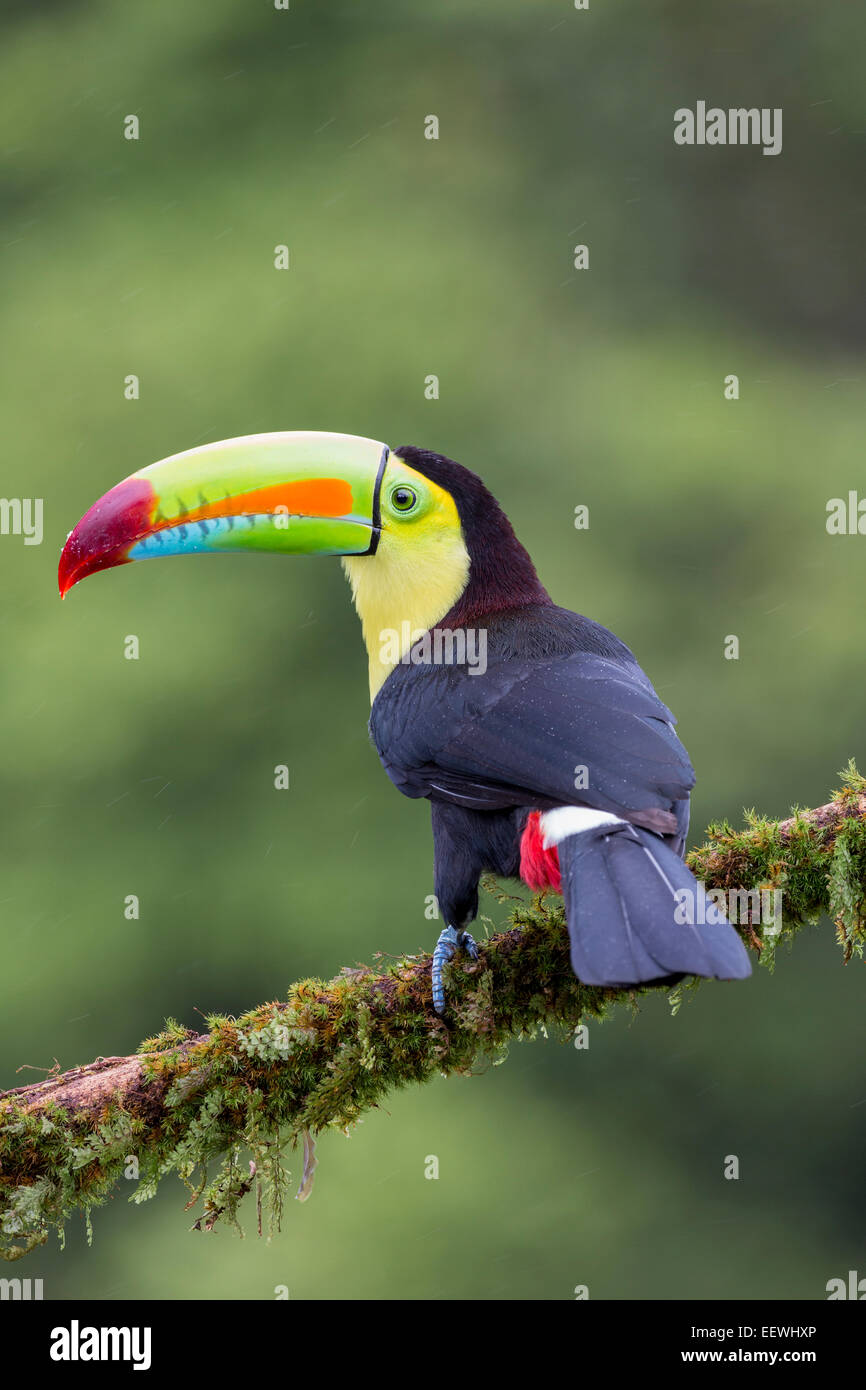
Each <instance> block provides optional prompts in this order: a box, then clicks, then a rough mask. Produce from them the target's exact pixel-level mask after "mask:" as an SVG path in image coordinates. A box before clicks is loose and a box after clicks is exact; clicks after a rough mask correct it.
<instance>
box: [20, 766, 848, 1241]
mask: <svg viewBox="0 0 866 1390" xmlns="http://www.w3.org/2000/svg"><path fill="white" fill-rule="evenodd" d="M843 777H844V781H843V784H842V786H841V787H840V789H839V790H838V791H837V792H836V793H835V795H834V796H833V798H832V800H831V801H829V802H828V803H827V804H826V805H825V806H819V807H818V808H817V809H815V810H810V811H795V812H794V814H793V815H792V816H791V817H790V818H789V819H788V820H784V821H769V820H765V819H762V818H760V817H758V816H755V815H754V814H749V815H747V817H746V825H745V828H744V829H741V830H734V829H732V828H731V826H729V825H728V824H727V823H724V824H719V825H712V826H710V827H709V829H708V831H707V841H706V843H705V844H704V845H702V846H701V847H700V848H698V849H695V850H693V851H692V852H691V854H690V855H689V863H690V865H691V867H692V869H693V870H694V872H695V874H696V875H697V876H698V878H699V879H701V880H702V881H703V882H704V884H705V885H706V888H707V890H708V891H710V890H722V891H724V892H726V893H730V891H731V890H735V891H736V890H741V893H742V895H743V897H745V893H744V892H743V890H750V891H754V890H760V889H768V890H778V889H781V891H782V894H783V899H782V900H783V904H784V908H783V916H782V922H781V926H779V924H778V922H775V923H772V924H771V925H770V926H768V925H767V924H766V922H764V923H763V924H762V923H761V922H760V921H759V920H756V919H757V917H758V916H759V915H760V914H759V913H756V912H755V910H754V909H755V899H754V898H753V899H752V900H751V901H750V902H744V903H743V904H742V906H743V907H744V908H745V911H744V912H743V913H742V914H740V919H739V922H738V925H739V930H740V932H741V934H742V935H743V938H744V940H745V941H746V942H747V944H748V945H750V946H751V947H752V948H753V949H754V950H755V951H756V953H757V954H758V955H759V956H760V958H761V961H762V963H765V964H770V965H772V961H773V958H774V955H775V951H776V949H777V946H778V943H779V941H781V940H784V939H788V940H791V939H793V937H794V936H795V935H796V934H797V932H798V931H799V930H800V929H801V928H802V927H803V925H804V924H805V923H807V922H812V921H814V920H815V919H816V918H817V917H818V916H819V914H820V913H822V912H829V913H830V915H831V916H832V917H833V918H834V920H835V922H836V931H837V937H838V940H839V943H840V945H841V947H842V951H843V957H844V959H845V960H846V961H847V960H849V959H850V958H851V956H852V955H853V954H855V953H856V954H858V955H860V956H862V954H863V945H864V941H866V779H864V778H862V777H861V776H860V775H859V773H858V772H857V769H856V768H855V767H854V765H853V763H852V764H850V765H849V767H848V768H847V769H846V772H845V773H844V774H843ZM511 901H513V900H511ZM430 965H431V958H430V956H428V955H419V956H407V957H404V958H403V959H400V960H396V961H394V962H392V963H391V964H390V965H388V966H387V967H386V968H385V969H384V970H380V971H379V972H378V973H377V972H375V971H373V970H371V969H368V968H366V967H359V968H357V969H346V970H343V971H342V972H341V974H340V975H338V976H337V978H336V979H334V980H331V981H329V982H327V983H325V982H322V981H320V980H302V981H300V982H299V983H297V984H295V985H293V986H292V988H291V990H290V991H289V996H288V998H287V999H286V1000H277V1001H275V1002H273V1003H270V1004H263V1005H262V1006H261V1007H259V1008H257V1009H253V1010H252V1011H251V1012H249V1013H247V1014H244V1015H243V1016H242V1017H240V1018H224V1017H212V1018H209V1019H208V1028H209V1031H208V1032H207V1033H203V1034H202V1033H195V1032H192V1031H190V1030H188V1029H186V1028H183V1027H181V1026H180V1025H179V1024H177V1023H175V1022H173V1021H171V1020H170V1021H169V1022H168V1024H167V1025H166V1028H165V1029H164V1031H163V1032H162V1033H160V1034H159V1035H158V1036H156V1037H153V1038H148V1039H146V1041H145V1042H143V1043H142V1045H141V1047H140V1048H139V1050H138V1052H137V1053H136V1054H135V1055H134V1056H131V1057H102V1058H99V1059H98V1060H97V1061H96V1062H92V1063H90V1064H89V1065H88V1066H83V1067H76V1068H74V1069H73V1070H72V1071H68V1072H65V1073H63V1074H62V1075H54V1074H52V1075H49V1076H48V1077H47V1078H46V1079H45V1080H42V1081H38V1082H35V1083H34V1084H32V1085H29V1086H23V1087H21V1088H19V1089H17V1090H13V1091H7V1092H4V1093H2V1094H0V1254H3V1255H4V1257H5V1258H7V1259H15V1258H17V1257H18V1256H20V1255H23V1254H25V1253H26V1252H27V1251H28V1250H31V1249H33V1247H34V1246H36V1245H38V1244H40V1243H41V1242H42V1241H44V1240H45V1239H46V1237H47V1235H48V1232H49V1230H50V1229H51V1228H55V1229H56V1230H58V1232H59V1233H60V1235H61V1238H62V1232H63V1226H64V1222H65V1220H66V1218H67V1217H68V1216H69V1215H70V1214H71V1213H72V1212H74V1211H76V1210H79V1211H82V1212H83V1213H84V1214H85V1217H86V1219H87V1221H88V1228H89V1219H90V1209H91V1208H92V1207H93V1206H95V1205H97V1204H98V1203H100V1202H101V1201H103V1200H105V1198H106V1197H107V1196H108V1194H109V1193H110V1192H111V1190H112V1189H113V1188H114V1187H115V1186H116V1185H117V1183H118V1182H119V1181H120V1180H121V1179H122V1178H124V1177H127V1178H135V1179H137V1186H136V1188H135V1190H134V1191H133V1193H132V1197H131V1200H132V1201H135V1202H141V1201H144V1200H146V1199H147V1198H149V1197H151V1196H153V1194H154V1193H155V1191H156V1189H157V1185H158V1183H159V1181H160V1179H161V1178H162V1177H164V1176H165V1175H166V1174H168V1173H170V1172H172V1171H174V1172H176V1173H177V1174H178V1175H179V1176H180V1177H181V1178H182V1179H183V1181H184V1182H185V1183H186V1184H187V1186H188V1187H189V1189H190V1192H191V1194H192V1195H191V1198H190V1202H189V1203H188V1206H193V1205H195V1203H196V1202H200V1203H201V1211H202V1215H201V1216H200V1217H199V1219H198V1220H197V1221H196V1223H195V1225H196V1227H197V1228H198V1229H205V1230H210V1229H211V1228H212V1227H213V1226H214V1224H215V1223H216V1222H217V1221H219V1220H227V1221H229V1222H230V1223H231V1224H233V1225H237V1208H238V1205H239V1203H240V1202H241V1200H242V1199H243V1197H244V1196H245V1195H246V1194H247V1193H248V1192H250V1191H251V1190H252V1189H253V1188H255V1189H256V1198H257V1201H256V1208H257V1212H258V1226H259V1230H260V1231H261V1229H262V1220H263V1217H262V1213H263V1208H265V1207H267V1210H268V1213H269V1221H270V1226H271V1228H274V1227H278V1226H279V1220H280V1215H281V1208H282V1201H283V1196H284V1193H285V1189H286V1181H287V1178H288V1174H287V1171H286V1169H285V1167H284V1156H285V1153H286V1151H287V1149H288V1148H289V1147H294V1146H297V1144H298V1143H299V1141H303V1151H304V1160H303V1178H302V1182H301V1189H300V1191H299V1192H298V1194H297V1195H298V1196H299V1197H300V1198H301V1199H303V1198H305V1197H306V1196H307V1195H308V1193H309V1190H310V1186H311V1184H312V1174H313V1169H314V1168H315V1164H316V1160H315V1149H314V1143H313V1136H315V1135H316V1134H319V1133H320V1132H321V1131H322V1130H325V1129H327V1128H328V1127H336V1128H340V1129H346V1128H348V1127H349V1126H351V1125H353V1124H354V1122H355V1121H356V1120H357V1119H358V1117H359V1116H360V1115H361V1114H362V1113H363V1111H365V1110H367V1109H370V1108H372V1107H375V1106H377V1105H378V1104H379V1102H380V1101H381V1100H382V1099H383V1098H384V1097H385V1096H386V1095H387V1094H388V1092H390V1091H392V1090H394V1089H396V1088H397V1087H400V1086H406V1085H410V1084H412V1083H415V1082H423V1081H426V1080H428V1079H429V1078H430V1077H431V1076H433V1075H434V1074H436V1073H445V1074H446V1075H447V1074H449V1073H452V1072H464V1073H465V1072H468V1071H470V1070H471V1069H472V1068H473V1067H474V1066H476V1065H477V1064H478V1063H479V1062H480V1061H482V1060H483V1059H485V1058H487V1059H493V1060H494V1061H499V1060H502V1059H503V1057H504V1054H505V1050H506V1048H507V1046H508V1044H509V1043H510V1042H511V1041H512V1040H513V1039H515V1038H518V1039H519V1038H526V1037H532V1036H533V1035H534V1034H536V1033H537V1032H538V1031H539V1030H542V1031H546V1030H547V1029H554V1030H556V1031H558V1032H560V1033H561V1034H562V1035H563V1036H565V1037H568V1036H570V1035H571V1034H572V1033H573V1031H574V1029H575V1028H576V1027H577V1026H578V1024H580V1023H582V1022H585V1021H586V1020H587V1019H599V1018H602V1017H604V1016H605V1015H606V1014H608V1013H609V1012H610V1010H611V1009H612V1008H613V1007H614V1006H615V1005H617V1004H620V1003H627V1004H629V1005H631V1006H632V1007H634V1006H635V1001H636V999H637V998H638V996H639V995H640V994H641V993H645V992H646V991H645V990H612V989H598V988H589V987H585V986H583V985H581V984H580V983H579V982H578V981H577V980H576V979H575V977H574V975H573V973H572V970H571V966H570V963H569V946H568V931H567V927H566V924H565V919H564V915H563V910H562V904H561V901H560V900H559V899H558V898H554V897H551V896H547V897H544V898H541V899H536V900H535V901H534V902H532V903H531V904H524V903H519V904H518V905H515V906H513V907H512V909H511V915H510V925H509V926H508V928H507V929H506V930H504V931H500V932H497V933H496V934H495V935H493V936H491V937H489V938H488V939H487V940H486V941H484V942H482V943H480V954H479V960H478V962H477V963H476V964H474V965H472V964H469V963H468V962H464V961H463V960H460V961H458V962H456V963H455V964H454V965H453V966H452V967H451V974H450V984H449V1011H448V1014H447V1016H446V1019H445V1020H443V1019H440V1018H439V1017H438V1016H437V1015H436V1014H435V1013H434V1012H433V1008H432V1000H431V993H430ZM676 993H677V994H679V991H677V992H676ZM677 1002H678V1001H677ZM244 1152H245V1153H246V1154H248V1155H249V1158H247V1160H246V1162H245V1163H242V1161H241V1155H242V1153H244ZM214 1160H219V1164H218V1167H217V1171H216V1175H215V1176H214V1177H212V1178H211V1179H210V1180H208V1166H209V1164H210V1163H211V1162H212V1161H214ZM196 1174H198V1182H197V1183H195V1184H194V1178H195V1175H196Z"/></svg>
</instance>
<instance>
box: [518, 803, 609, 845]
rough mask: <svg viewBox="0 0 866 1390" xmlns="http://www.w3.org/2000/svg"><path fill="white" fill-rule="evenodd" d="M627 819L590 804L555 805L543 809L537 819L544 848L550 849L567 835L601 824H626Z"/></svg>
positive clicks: (592, 828)
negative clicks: (595, 808) (597, 809)
mask: <svg viewBox="0 0 866 1390" xmlns="http://www.w3.org/2000/svg"><path fill="white" fill-rule="evenodd" d="M627 824H628V821H624V820H621V819H620V817H619V816H612V815H611V814H610V812H609V811H595V810H593V808H592V807H591V806H557V807H555V808H554V810H552V811H545V812H544V813H543V815H542V816H541V818H540V820H539V826H540V828H541V842H542V844H543V845H544V848H545V849H552V847H553V846H554V845H558V844H560V843H561V841H562V840H567V839H568V837H569V835H582V834H583V833H584V832H585V831H587V830H597V829H598V828H599V826H602V825H627Z"/></svg>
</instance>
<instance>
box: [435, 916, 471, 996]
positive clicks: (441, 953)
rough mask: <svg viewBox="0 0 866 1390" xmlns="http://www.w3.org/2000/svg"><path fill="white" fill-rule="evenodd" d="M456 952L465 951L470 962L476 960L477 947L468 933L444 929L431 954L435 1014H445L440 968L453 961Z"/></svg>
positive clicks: (453, 928) (451, 928)
mask: <svg viewBox="0 0 866 1390" xmlns="http://www.w3.org/2000/svg"><path fill="white" fill-rule="evenodd" d="M458 951H465V952H466V954H467V956H468V957H469V959H470V960H477V959H478V946H477V945H476V943H475V940H474V938H473V937H471V936H470V935H469V933H468V931H457V929H456V928H455V927H445V929H444V930H443V931H441V932H440V933H439V940H438V941H437V942H436V949H435V951H434V952H433V972H432V974H433V1008H434V1009H435V1010H436V1012H437V1014H444V1012H445V986H444V984H443V983H442V967H443V966H444V965H445V964H446V962H447V961H449V960H453V958H454V956H455V955H456V954H457V952H458Z"/></svg>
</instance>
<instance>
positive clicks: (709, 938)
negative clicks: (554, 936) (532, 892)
mask: <svg viewBox="0 0 866 1390" xmlns="http://www.w3.org/2000/svg"><path fill="white" fill-rule="evenodd" d="M610 819H611V820H612V819H613V818H610ZM557 848H558V851H559V862H560V867H561V870H562V892H563V897H564V898H565V906H566V916H567V918H568V929H569V935H570V937H571V963H572V966H573V968H574V973H575V974H576V975H577V977H578V979H579V980H582V981H583V983H584V984H589V985H609V986H613V985H619V986H622V985H631V984H643V983H646V982H647V981H650V980H658V979H662V978H664V977H666V976H669V975H703V976H706V977H707V978H709V979H717V980H741V979H745V977H746V976H747V975H750V974H751V973H752V970H751V965H750V963H749V957H748V955H747V953H746V950H745V947H744V946H743V943H742V942H741V940H740V938H739V936H738V935H737V933H736V931H735V930H734V928H733V927H732V926H731V924H730V922H728V921H727V919H726V918H725V917H724V916H723V915H722V913H721V912H720V911H719V910H718V909H715V908H712V907H711V908H710V910H709V911H708V912H707V913H706V916H708V917H710V916H712V917H715V918H716V920H714V921H708V922H706V923H698V922H696V921H695V916H696V915H697V914H695V913H690V912H689V910H688V904H689V903H690V902H691V903H692V904H696V903H697V901H698V883H697V880H696V879H695V877H694V875H693V874H692V873H691V871H690V870H689V869H688V868H687V867H686V865H685V864H684V863H683V861H682V859H680V858H679V856H678V855H677V854H675V853H674V851H673V850H672V849H671V848H670V847H669V846H668V845H667V844H665V842H664V841H663V840H662V839H660V838H659V837H658V836H657V835H654V834H653V833H652V832H651V831H647V830H641V829H639V828H638V827H636V826H633V825H630V824H627V823H626V822H624V821H616V822H615V823H613V824H611V823H610V822H607V823H603V824H600V825H598V826H593V827H591V828H588V829H585V830H582V831H580V832H578V833H575V834H568V835H566V836H565V837H563V838H562V839H561V840H559V842H558V845H557ZM683 890H685V892H684V891H683ZM684 919H685V920H684Z"/></svg>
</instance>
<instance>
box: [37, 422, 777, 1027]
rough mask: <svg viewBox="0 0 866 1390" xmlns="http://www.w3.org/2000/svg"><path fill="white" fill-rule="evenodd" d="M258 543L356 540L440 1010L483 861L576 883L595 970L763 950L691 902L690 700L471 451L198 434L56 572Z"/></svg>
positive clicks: (373, 683) (69, 574) (94, 515)
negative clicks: (666, 685) (419, 846)
mask: <svg viewBox="0 0 866 1390" xmlns="http://www.w3.org/2000/svg"><path fill="white" fill-rule="evenodd" d="M245 550H263V551H265V550H270V551H279V552H282V553H285V554H312V553H315V554H321V555H340V556H342V558H343V566H344V568H345V570H346V573H347V575H348V578H349V582H350V584H351V586H352V593H353V596H354V600H355V605H356V607H357V609H358V613H359V614H360V617H361V622H362V625H363V632H364V639H365V642H366V645H367V652H368V656H369V670H370V695H371V698H372V713H371V716H370V733H371V735H372V738H373V742H374V743H375V745H376V748H377V750H378V753H379V757H380V758H381V760H382V764H383V766H384V768H385V771H386V772H387V774H388V776H389V777H390V778H391V780H392V782H393V783H394V784H395V786H397V787H398V788H399V789H400V791H402V792H404V793H405V795H406V796H410V797H427V799H428V800H429V801H430V803H431V808H432V816H433V840H434V851H435V883H434V887H435V893H436V898H437V901H438V905H439V910H440V912H441V914H442V917H443V918H444V921H445V923H446V924H447V925H446V926H445V928H444V930H443V931H442V933H441V935H440V937H439V941H438V944H437V947H436V951H435V953H434V963H433V982H432V983H433V1002H434V1005H435V1007H436V1009H437V1011H438V1012H440V1013H441V1012H442V1010H443V1009H444V1003H445V996H444V992H443V983H442V967H443V964H444V962H445V961H446V960H448V959H450V958H451V957H452V956H453V955H454V954H455V951H457V950H460V949H463V950H466V951H467V952H468V953H469V954H470V955H472V956H473V957H474V956H475V955H477V948H476V946H475V943H474V941H473V940H472V937H471V936H470V935H469V934H468V932H467V931H466V930H465V928H466V926H467V924H468V923H469V922H470V921H471V920H472V919H473V918H474V916H475V915H476V912H477V909H478V882H479V878H480V876H481V874H482V873H483V872H484V871H485V870H489V871H492V872H493V873H494V874H499V875H501V876H504V877H507V878H516V877H520V878H522V879H523V881H524V882H525V883H526V884H528V885H529V887H530V888H532V889H535V890H539V889H542V888H545V887H552V888H554V889H557V890H559V891H561V892H562V894H563V896H564V899H565V905H566V914H567V918H568V927H569V933H570V938H571V960H572V965H573V967H574V971H575V974H576V975H577V977H578V978H579V979H580V980H582V981H583V982H584V983H586V984H592V985H610V986H622V985H635V984H639V983H644V982H648V981H659V980H666V979H670V978H679V977H681V976H683V975H705V976H711V977H715V978H721V979H732V978H738V979H739V978H742V977H744V976H746V975H748V974H749V973H750V967H749V962H748V957H747V955H746V952H745V950H744V948H743V945H742V943H741V941H740V939H739V937H738V935H737V933H736V932H735V931H734V929H733V927H732V926H731V925H730V924H729V923H728V922H727V921H726V920H725V918H724V917H723V916H722V915H721V913H720V912H719V911H718V910H717V909H714V908H713V907H710V908H709V909H708V910H704V911H702V912H699V913H693V914H692V913H690V912H689V910H688V903H689V901H690V899H691V901H692V902H693V903H694V902H695V901H696V900H697V898H698V893H697V888H698V885H697V884H696V881H695V879H694V878H693V876H692V875H691V873H690V872H689V870H688V869H687V868H686V866H685V864H684V863H683V859H682V854H683V847H684V844H685V838H686V830H687V828H688V813H689V792H690V790H691V788H692V786H693V784H694V774H693V772H692V768H691V764H690V763H689V759H688V756H687V754H686V752H685V749H684V748H683V746H682V744H681V743H680V741H679V739H678V738H677V736H676V734H675V733H674V728H673V723H674V721H673V716H672V715H671V713H670V711H669V710H668V709H667V708H666V707H665V706H664V705H663V704H662V702H661V701H660V700H659V698H658V696H657V695H656V693H655V691H654V690H653V688H652V686H651V684H650V682H649V680H648V679H647V677H646V676H645V675H644V673H643V671H642V670H641V669H640V667H639V666H638V664H637V662H636V661H635V659H634V657H633V656H632V654H631V652H630V651H629V649H628V648H627V647H626V646H624V645H623V643H622V642H620V641H619V639H618V638H616V637H614V636H613V634H612V633H610V632H608V631H607V630H606V629H605V628H603V627H601V626H600V625H599V624H598V623H595V622H592V620H591V619H589V618H584V617H581V616H580V615H579V614H577V613H571V612H569V611H568V610H567V609H564V608H558V607H557V606H556V604H555V603H554V602H553V600H552V599H551V598H550V597H549V595H548V593H547V591H546V590H545V589H544V587H543V586H542V584H541V582H540V581H539V579H538V576H537V575H536V573H535V568H534V566H533V564H532V561H531V559H530V558H529V555H528V554H527V552H526V551H525V550H524V548H523V546H522V545H521V544H520V542H519V541H518V540H517V538H516V536H515V535H514V532H513V530H512V529H511V525H510V523H509V521H508V519H507V518H506V516H505V515H504V513H503V512H502V510H501V509H500V507H499V505H498V503H497V502H496V500H495V499H494V498H493V497H492V496H491V494H490V493H489V492H488V491H487V489H486V488H485V487H484V485H483V483H482V482H481V481H480V479H479V478H477V477H476V476H475V474H474V473H470V472H469V471H468V470H467V469H465V468H463V467H461V465H460V464H458V463H454V462H452V460H450V459H447V458H444V457H442V456H441V455H439V454H433V453H428V452H427V451H426V450H424V449H416V448H409V447H405V448H400V449H396V450H390V449H388V448H387V446H385V445H383V444H380V443H377V442H375V441H374V440H370V439H361V438H357V437H355V436H353V435H345V434H324V433H313V432H309V433H285V434H260V435H250V436H246V437H243V438H239V439H229V440H225V441H222V442H221V443H218V444H208V445H205V446H204V447H202V448H197V449H190V450H189V451H188V452H186V453H182V454H176V455H174V456H172V457H171V458H167V459H163V460H162V461H161V462H160V463H154V464H152V465H151V466H150V467H149V468H144V469H142V470H141V472H139V473H133V474H132V476H131V477H129V478H127V479H126V480H125V481H124V482H122V483H119V484H118V485H117V486H116V487H114V488H112V489H111V491H110V492H108V493H106V494H105V496H104V497H102V498H101V499H100V500H99V501H98V502H97V503H95V505H94V506H93V507H91V509H90V511H89V512H87V514H86V515H85V516H84V517H83V519H82V520H81V521H80V522H79V523H78V525H77V526H76V528H75V530H74V531H73V532H72V533H71V534H70V536H69V538H68V540H67V542H66V545H65V547H64V550H63V554H62V555H61V558H60V576H59V577H60V591H61V594H65V593H66V592H67V590H68V589H70V588H71V586H72V585H73V584H75V583H76V582H77V581H78V580H79V579H83V578H84V577H85V575H88V574H92V573H94V572H95V571H96V570H101V569H108V568H110V567H112V566H114V565H120V564H125V563H126V562H127V561H130V560H139V559H147V558H148V557H152V556H157V555H184V554H187V553H190V552H221V553H222V552H225V553H229V552H234V551H245ZM461 635H462V636H463V637H464V639H465V638H466V637H467V636H468V637H469V638H471V640H464V641H463V642H462V643H461V642H460V641H459V640H457V639H458V638H459V637H460V636H461ZM436 638H439V639H442V640H438V641H437V640H433V639H436ZM446 639H447V640H446ZM469 652H471V653H473V658H474V659H473V660H472V662H470V661H469V660H468V659H466V654H467V653H469ZM482 652H483V656H484V659H483V661H482V660H481V659H480V654H481V653H482ZM706 918H712V920H710V921H707V920H705V919H706Z"/></svg>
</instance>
